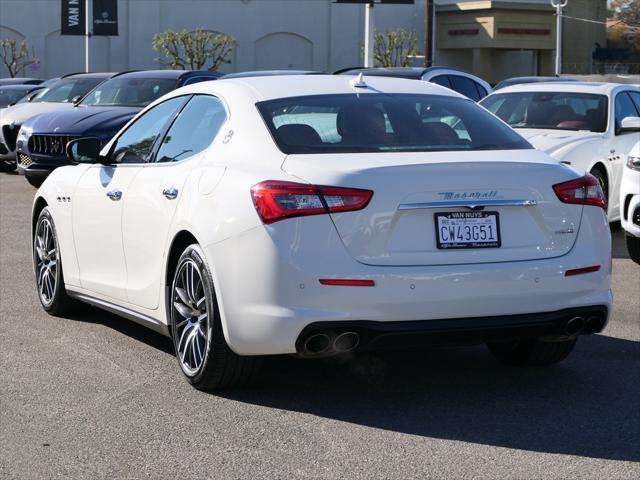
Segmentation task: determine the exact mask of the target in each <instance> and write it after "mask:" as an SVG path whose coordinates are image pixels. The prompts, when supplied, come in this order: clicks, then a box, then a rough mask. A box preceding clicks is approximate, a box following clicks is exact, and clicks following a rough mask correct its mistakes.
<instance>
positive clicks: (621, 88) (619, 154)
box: [480, 82, 640, 222]
mask: <svg viewBox="0 0 640 480" xmlns="http://www.w3.org/2000/svg"><path fill="white" fill-rule="evenodd" d="M626 91H635V92H640V86H638V85H623V84H616V83H591V82H548V83H528V84H519V85H512V86H510V87H505V88H502V89H500V90H499V91H496V92H494V93H493V94H492V95H489V96H487V97H486V98H485V99H484V100H483V101H481V102H480V104H484V102H485V101H488V100H489V99H491V98H492V97H494V96H495V95H502V94H509V93H523V92H573V93H590V94H599V95H605V96H606V97H607V98H608V104H607V127H606V131H604V132H602V133H599V132H590V131H574V130H562V129H553V130H550V129H537V128H536V129H532V128H518V127H517V126H516V125H513V127H514V128H515V129H516V131H517V132H518V133H520V134H521V135H522V136H523V137H525V138H526V139H527V140H529V142H531V144H532V145H533V146H534V147H536V148H537V149H539V150H541V151H543V152H545V153H547V154H548V155H550V156H551V157H553V158H555V159H556V160H558V161H559V162H562V163H565V164H567V165H571V166H572V167H573V168H575V169H577V170H580V171H585V172H591V171H593V169H594V168H600V169H604V171H605V173H606V177H607V183H608V190H609V191H608V200H609V207H608V218H609V221H610V222H614V221H617V220H619V219H620V213H619V212H620V205H619V198H620V180H621V177H622V170H623V167H624V164H625V162H626V159H627V155H628V153H629V151H630V150H631V148H632V147H633V145H634V143H635V142H636V141H637V138H638V135H639V134H638V133H637V132H628V133H622V134H620V133H616V131H615V121H614V119H615V98H616V95H618V94H620V93H622V92H626Z"/></svg>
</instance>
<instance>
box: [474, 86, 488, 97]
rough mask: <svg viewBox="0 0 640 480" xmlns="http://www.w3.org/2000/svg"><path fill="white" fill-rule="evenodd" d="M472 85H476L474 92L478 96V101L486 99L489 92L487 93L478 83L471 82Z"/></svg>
mask: <svg viewBox="0 0 640 480" xmlns="http://www.w3.org/2000/svg"><path fill="white" fill-rule="evenodd" d="M473 83H475V84H476V90H478V95H480V99H482V98H484V97H486V96H487V95H488V94H489V92H487V90H486V89H485V88H484V87H483V86H482V85H480V84H479V83H478V82H473Z"/></svg>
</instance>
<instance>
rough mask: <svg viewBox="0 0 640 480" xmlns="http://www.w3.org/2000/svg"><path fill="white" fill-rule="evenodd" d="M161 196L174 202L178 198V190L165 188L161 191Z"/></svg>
mask: <svg viewBox="0 0 640 480" xmlns="http://www.w3.org/2000/svg"><path fill="white" fill-rule="evenodd" d="M162 194H163V195H164V196H165V197H167V198H168V199H169V200H175V199H176V198H177V197H178V189H177V188H173V187H171V188H165V189H164V190H163V191H162Z"/></svg>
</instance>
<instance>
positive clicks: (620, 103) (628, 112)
mask: <svg viewBox="0 0 640 480" xmlns="http://www.w3.org/2000/svg"><path fill="white" fill-rule="evenodd" d="M615 109H616V112H615V114H616V131H617V130H618V129H619V128H620V125H621V123H622V119H623V118H626V117H638V116H640V114H639V113H638V110H636V107H635V105H634V104H633V101H632V100H631V97H630V96H629V94H628V93H627V92H621V93H619V94H618V95H616V104H615Z"/></svg>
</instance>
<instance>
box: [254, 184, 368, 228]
mask: <svg viewBox="0 0 640 480" xmlns="http://www.w3.org/2000/svg"><path fill="white" fill-rule="evenodd" d="M372 195H373V192H372V191H371V190H361V189H357V188H342V187H322V186H316V185H306V184H304V183H294V182H283V181H279V180H267V181H264V182H260V183H259V184H257V185H254V186H253V187H252V188H251V197H252V198H253V204H254V205H255V207H256V210H257V212H258V215H259V216H260V218H261V219H262V221H263V222H264V223H274V222H277V221H279V220H284V219H285V218H291V217H301V216H305V215H319V214H323V213H334V212H335V213H337V212H350V211H353V210H360V209H362V208H364V207H366V206H367V204H368V203H369V200H371V197H372Z"/></svg>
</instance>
